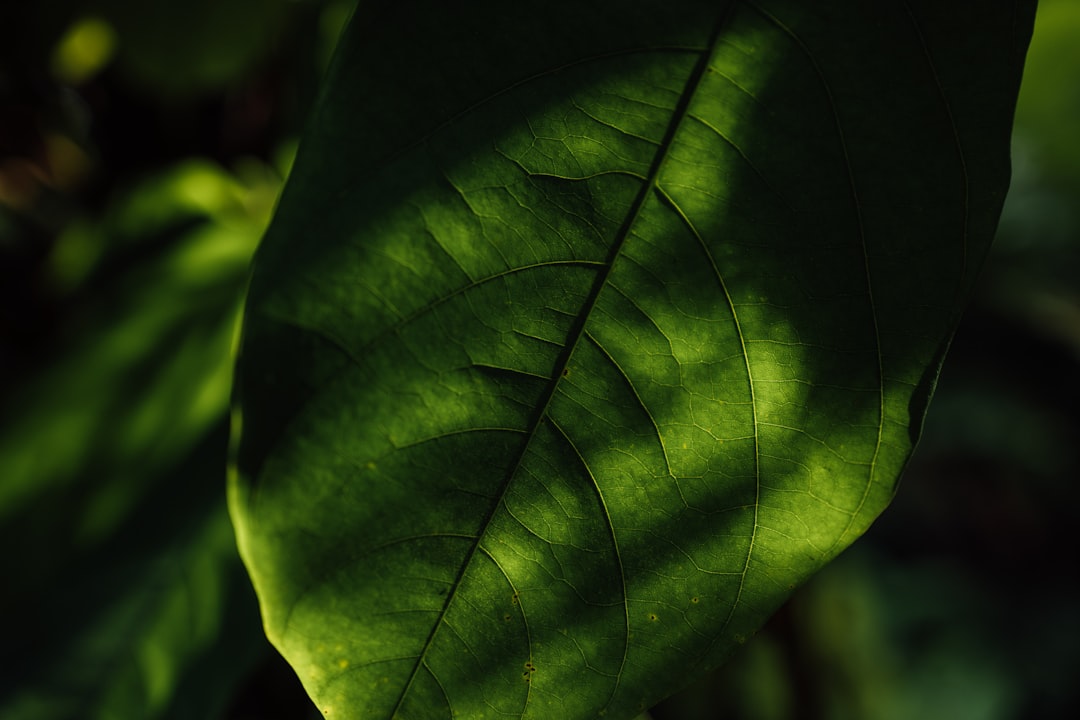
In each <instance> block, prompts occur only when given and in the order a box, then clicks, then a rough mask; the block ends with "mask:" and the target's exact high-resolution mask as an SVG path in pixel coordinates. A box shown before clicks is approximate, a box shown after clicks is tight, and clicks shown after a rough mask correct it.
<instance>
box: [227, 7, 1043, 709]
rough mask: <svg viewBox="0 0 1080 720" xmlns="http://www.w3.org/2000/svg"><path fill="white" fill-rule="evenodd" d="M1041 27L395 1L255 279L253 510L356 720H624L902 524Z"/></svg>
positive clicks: (250, 514) (248, 556)
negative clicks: (831, 566) (911, 457)
mask: <svg viewBox="0 0 1080 720" xmlns="http://www.w3.org/2000/svg"><path fill="white" fill-rule="evenodd" d="M1032 11H1033V3H1029V2H1018V3H999V4H995V5H993V6H987V5H986V4H985V3H976V2H932V3H931V2H918V3H905V4H899V5H897V4H878V3H869V4H868V3H858V2H830V3H805V2H795V1H794V0H791V1H788V0H776V1H770V2H763V3H739V2H737V3H714V2H693V1H692V0H688V1H687V2H677V3H674V4H672V3H668V4H665V5H657V4H655V3H653V4H650V3H631V4H627V3H614V2H612V3H603V2H601V3H585V4H583V3H571V2H565V3H562V2H555V3H551V2H548V3H518V4H514V5H507V4H505V3H493V2H492V3H489V2H476V3H470V4H467V5H465V6H462V5H451V4H445V3H436V2H431V3H422V4H420V6H419V7H416V6H414V5H410V6H399V5H397V4H394V3H376V4H375V5H374V6H367V7H366V10H365V13H364V14H363V15H359V16H357V17H355V18H354V20H353V22H352V24H351V25H350V29H349V31H348V32H347V34H346V36H345V38H344V39H343V41H342V45H341V46H340V47H339V54H338V56H337V59H336V61H335V64H334V66H333V70H332V72H331V75H330V78H329V81H328V84H327V86H326V88H325V91H324V94H323V96H322V101H321V104H320V107H319V110H318V113H317V115H316V117H315V120H314V124H313V125H312V126H311V129H310V131H309V135H308V137H307V139H306V140H305V141H304V143H303V144H302V146H301V150H300V154H299V156H298V158H297V163H296V166H295V168H294V171H293V174H292V176H291V180H290V187H289V189H288V190H287V191H286V194H285V196H284V199H283V202H282V205H281V208H280V211H279V213H278V215H277V217H276V220H275V222H274V225H273V226H272V228H271V230H270V231H269V233H268V236H267V239H266V241H265V243H264V245H263V246H262V249H261V250H260V255H259V257H258V259H257V261H256V270H255V275H254V278H253V285H252V293H251V296H250V304H249V306H248V307H249V310H248V313H247V316H246V319H245V340H244V350H243V354H242V357H241V365H240V372H241V375H240V381H239V384H238V389H239V395H238V397H239V400H240V403H239V411H238V413H237V416H236V424H237V427H238V429H239V430H240V434H239V449H238V464H237V473H236V476H235V477H234V482H233V484H232V494H231V503H232V510H233V515H234V519H235V522H236V525H237V531H238V537H239V540H240V545H241V550H242V552H243V554H244V558H245V561H246V562H247V564H248V567H249V570H250V572H251V574H252V577H253V579H254V582H255V586H256V589H257V591H258V593H259V597H260V602H261V607H262V610H263V613H264V618H265V622H266V626H267V630H268V633H269V635H270V638H271V639H272V641H273V642H274V643H275V644H276V645H277V646H278V647H279V648H280V649H281V650H282V652H283V654H284V655H285V656H286V658H287V659H289V661H290V662H291V663H292V664H293V666H294V667H295V668H296V669H297V671H298V673H299V675H300V676H301V678H302V680H303V681H304V683H305V685H306V687H307V689H308V691H309V692H310V694H311V695H312V697H313V698H314V699H315V701H316V703H317V705H318V707H319V708H320V710H321V711H322V712H323V713H324V714H326V715H327V716H328V717H346V718H351V717H379V718H387V717H401V718H406V717H407V718H445V717H450V716H451V715H457V716H461V717H468V718H482V717H504V718H505V717H535V718H553V717H558V718H577V717H581V718H585V717H597V716H598V715H606V716H607V717H614V718H628V717H632V716H633V715H634V714H636V713H637V712H639V711H640V710H641V709H643V708H645V707H648V706H649V705H650V704H652V703H653V702H655V701H656V700H657V699H659V698H660V697H662V696H664V695H666V694H668V693H670V692H671V691H673V690H675V689H676V688H677V687H679V686H680V685H682V684H684V683H685V682H687V681H688V680H689V679H690V677H691V676H692V675H693V674H694V673H700V672H704V671H705V670H706V669H708V668H710V667H713V666H715V665H716V664H718V663H720V662H721V661H722V660H723V659H724V658H726V657H727V656H728V655H729V654H730V653H731V652H732V650H733V648H735V647H737V646H738V645H739V644H741V643H742V642H743V641H745V639H746V638H747V637H748V636H749V635H750V634H751V633H753V632H754V631H755V630H756V629H757V628H758V627H759V626H760V624H761V623H762V622H763V621H764V619H765V618H766V617H767V616H768V615H769V614H770V613H771V612H772V611H773V610H774V609H775V608H776V607H777V606H778V604H779V603H780V602H782V600H783V599H784V598H785V597H786V596H787V594H788V593H789V592H790V591H791V589H792V588H794V587H795V586H796V585H797V584H799V583H800V582H802V581H803V580H805V579H806V578H807V577H808V576H809V575H811V574H812V573H813V572H814V571H816V570H817V569H818V568H820V567H821V566H822V565H823V564H824V563H825V562H827V561H828V560H830V559H831V558H832V557H834V556H835V555H836V554H837V553H838V552H840V550H842V549H843V548H844V547H846V546H847V545H848V544H849V543H850V542H851V541H853V540H854V539H855V538H856V537H858V535H859V534H860V533H861V532H862V531H863V530H865V528H866V527H867V526H868V525H869V524H870V523H871V522H872V520H873V519H874V518H875V517H876V515H877V514H878V513H879V512H880V511H881V509H882V508H883V507H884V506H885V504H886V503H887V502H888V501H889V499H890V498H891V496H892V493H893V490H894V487H895V483H896V480H897V477H898V475H899V473H900V470H901V468H902V467H903V465H904V462H905V461H906V459H907V457H908V454H909V453H910V450H911V448H912V445H913V443H914V441H915V438H916V437H917V436H918V432H919V428H920V424H921V421H922V416H923V413H924V410H925V407H926V403H927V401H928V399H929V395H930V393H931V390H932V386H933V383H934V380H935V377H936V373H937V368H938V364H939V362H940V359H941V356H942V353H943V351H944V347H945V345H946V343H947V341H948V339H949V337H950V336H951V333H952V331H953V328H954V326H955V323H956V321H957V317H958V313H959V310H960V307H961V304H962V301H963V298H964V297H965V295H966V293H967V291H968V290H969V289H970V287H971V284H972V283H973V280H974V276H975V272H976V269H977V268H978V266H979V265H980V263H981V260H982V258H983V257H984V255H985V252H986V249H987V246H988V244H989V241H990V238H991V235H992V234H993V231H994V228H995V225H996V222H997V218H998V213H999V210H1000V206H1001V201H1002V198H1003V196H1004V192H1005V187H1006V184H1007V176H1008V138H1009V129H1010V125H1011V119H1012V108H1013V103H1014V100H1015V92H1016V86H1017V83H1018V80H1019V72H1020V65H1021V63H1022V57H1023V50H1024V47H1025V45H1026V41H1027V36H1028V32H1029V30H1030V22H1031V14H1032Z"/></svg>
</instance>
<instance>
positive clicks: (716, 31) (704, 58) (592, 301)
mask: <svg viewBox="0 0 1080 720" xmlns="http://www.w3.org/2000/svg"><path fill="white" fill-rule="evenodd" d="M735 4H736V3H735V2H734V0H732V2H729V3H728V4H727V5H726V6H725V7H724V8H723V9H722V10H721V11H720V15H719V17H718V18H717V21H716V24H715V26H714V27H713V30H712V33H711V35H710V37H709V41H708V43H707V44H706V46H705V50H704V51H703V52H702V53H701V55H700V57H699V58H698V61H697V62H696V63H695V64H694V67H693V69H692V70H691V72H690V75H689V77H688V78H687V80H686V84H685V85H684V86H683V91H682V93H681V94H680V96H679V101H678V102H677V103H676V105H675V109H674V111H673V112H672V116H671V120H670V121H669V123H668V126H667V128H666V130H665V132H664V137H663V139H662V140H661V141H660V144H659V145H658V147H657V150H656V154H655V155H654V156H653V161H652V163H651V165H650V166H649V172H648V173H647V174H646V176H645V179H644V181H643V182H642V184H641V188H640V189H639V190H638V193H637V195H636V196H635V197H634V200H633V202H632V203H631V205H630V207H629V209H628V210H627V212H626V217H625V219H624V220H623V223H622V225H620V226H619V229H618V230H617V231H616V233H615V238H614V242H612V244H611V249H610V250H609V251H608V254H607V257H606V258H605V260H604V264H603V266H602V269H601V270H600V271H599V272H598V273H597V276H596V279H595V280H594V281H593V285H592V287H591V288H590V290H589V294H588V296H586V298H585V302H584V304H583V305H582V307H581V310H580V311H579V312H578V314H577V317H576V318H575V320H574V323H573V324H572V325H571V327H570V330H569V331H568V333H567V342H566V344H565V346H564V347H563V350H562V352H561V353H560V354H559V357H558V358H557V359H556V362H555V366H554V368H553V371H552V376H551V379H550V380H549V382H548V385H547V387H546V388H545V390H544V394H543V395H542V396H541V399H540V401H539V402H538V403H537V409H536V412H535V413H534V414H533V416H532V418H530V420H529V423H528V426H527V428H526V430H525V436H526V439H525V441H524V442H522V443H521V450H520V451H519V452H518V454H517V457H516V458H515V460H514V462H513V465H512V467H511V469H510V470H509V471H507V473H506V477H505V478H504V479H503V482H502V486H501V487H500V488H499V491H498V493H497V494H496V496H495V500H494V501H493V502H492V504H491V508H490V509H489V510H488V513H487V517H485V518H484V521H483V522H482V523H481V525H480V530H479V532H478V533H477V534H476V539H475V540H474V541H473V543H472V547H471V548H470V549H469V552H468V555H467V556H466V557H465V560H464V561H463V562H462V563H461V569H460V570H459V571H458V574H457V577H455V578H454V581H453V583H452V584H451V587H450V590H449V592H447V594H446V599H445V601H444V602H443V606H442V609H441V610H440V611H439V615H438V618H437V619H436V621H435V622H434V623H433V625H432V629H431V632H430V634H429V635H428V638H427V640H425V641H424V646H423V649H422V650H421V651H420V654H419V655H418V656H417V658H416V662H415V664H414V665H413V668H412V671H411V672H410V673H409V678H408V680H407V681H406V683H405V686H404V687H403V688H402V690H401V695H400V696H399V697H398V700H397V702H396V703H395V704H394V708H393V710H392V711H391V713H390V715H391V717H395V716H396V715H397V713H398V711H399V710H400V709H401V706H402V704H403V703H404V702H405V698H406V697H407V696H408V694H409V691H410V690H411V688H412V685H413V682H414V681H415V680H416V677H417V675H418V674H419V673H420V669H421V667H422V666H423V664H424V660H425V658H426V657H427V653H428V651H429V650H430V649H431V647H432V645H433V644H434V642H435V638H436V636H437V635H438V632H439V628H440V627H441V624H442V621H443V619H444V618H445V617H446V614H447V612H448V610H449V608H450V605H451V603H452V602H453V601H454V598H455V596H456V595H457V591H458V589H459V588H460V587H461V582H462V580H463V578H464V577H465V573H466V572H468V570H469V568H470V567H471V566H472V563H473V559H474V558H475V557H476V554H477V552H478V551H479V549H480V543H481V541H482V540H483V539H484V537H486V535H487V532H488V529H489V528H490V527H491V522H492V520H493V519H494V517H495V513H496V512H497V510H498V508H499V505H500V504H501V503H502V502H503V500H504V498H505V497H506V492H507V490H508V489H509V487H510V484H511V482H513V479H514V477H515V476H516V475H517V473H518V470H519V469H520V468H521V464H522V462H523V460H524V458H525V455H526V453H527V452H528V450H529V447H530V445H531V443H532V441H533V438H535V437H536V431H537V429H538V428H539V427H540V424H541V423H542V422H543V419H544V417H545V416H546V415H547V411H548V408H549V407H550V405H551V401H552V399H553V398H554V397H555V391H556V390H557V389H558V387H559V382H560V381H561V380H562V377H563V371H564V370H566V368H567V366H568V365H569V363H570V358H571V357H572V356H573V354H574V349H575V348H576V347H577V345H578V343H579V342H580V341H581V338H582V337H583V336H584V334H585V325H586V324H587V322H588V320H589V317H590V316H591V315H592V311H593V309H594V308H595V307H596V303H597V301H598V299H599V297H600V293H601V291H602V290H603V289H604V287H605V286H606V285H607V281H608V278H609V277H610V275H611V272H612V269H613V268H614V266H615V261H616V260H617V259H618V257H619V255H620V254H621V253H622V249H623V246H624V245H625V244H626V240H627V238H629V236H630V231H631V230H632V228H633V226H634V224H635V223H636V222H637V219H638V216H639V215H640V213H641V210H642V208H643V207H644V205H645V202H646V201H647V200H648V198H649V196H650V195H652V194H653V192H654V191H655V190H656V187H657V181H658V179H659V177H660V171H661V170H662V169H663V166H664V163H665V162H666V160H667V158H668V151H669V150H670V149H671V146H672V144H673V143H674V140H675V136H676V135H677V134H678V132H679V128H680V127H681V125H682V122H683V120H684V119H685V118H686V117H687V114H688V111H689V108H690V102H691V100H692V99H693V97H694V94H695V93H696V92H697V90H698V87H699V85H700V84H701V79H702V78H703V77H704V75H705V72H706V70H707V69H708V66H709V61H710V59H711V58H712V55H713V52H714V50H715V48H716V45H717V43H718V41H719V39H720V34H721V31H722V30H723V28H724V26H725V24H726V23H727V21H728V19H729V18H730V16H731V10H732V8H733V7H734V5H735ZM448 701H449V698H448Z"/></svg>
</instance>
